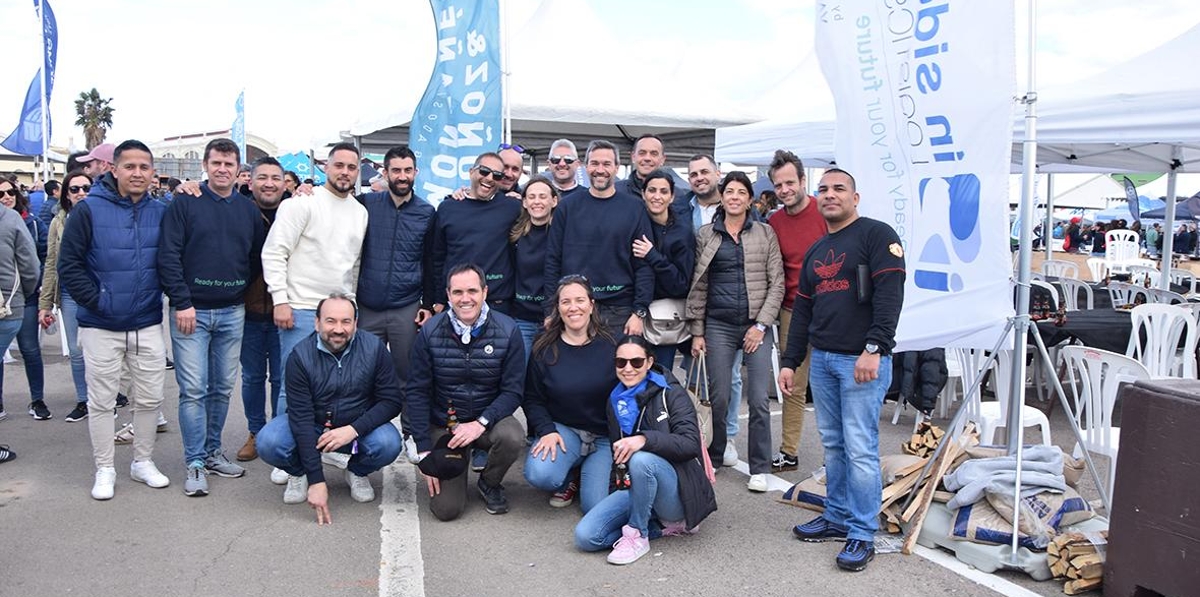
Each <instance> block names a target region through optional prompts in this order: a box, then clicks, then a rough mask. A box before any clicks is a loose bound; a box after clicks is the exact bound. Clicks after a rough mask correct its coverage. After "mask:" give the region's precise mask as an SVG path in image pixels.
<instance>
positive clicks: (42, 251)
mask: <svg viewBox="0 0 1200 597" xmlns="http://www.w3.org/2000/svg"><path fill="white" fill-rule="evenodd" d="M5 185H7V189H6V188H5ZM0 204H3V205H4V207H7V208H9V209H12V210H14V211H16V212H17V213H18V214H20V216H21V220H22V221H24V222H25V228H26V230H28V231H29V237H30V238H32V239H33V244H34V247H36V250H37V257H38V264H37V268H36V269H35V271H34V273H35V274H36V275H37V278H38V281H39V282H40V281H41V279H42V262H43V261H45V260H46V225H45V224H43V223H42V221H41V220H39V219H38V218H37V216H36V215H34V214H32V213H30V212H29V197H27V196H26V195H25V193H22V192H21V190H20V189H19V188H17V187H14V186H13V185H12V183H11V182H8V181H5V182H2V183H0ZM23 273H24V272H22V274H23ZM9 288H10V289H11V287H9ZM7 292H8V291H5V300H7ZM18 301H21V297H17V298H16V299H15V300H14V301H13V302H14V303H16V302H18ZM37 302H38V292H37V289H36V288H35V289H34V291H33V292H32V293H26V294H25V299H24V305H25V307H26V308H25V310H24V311H23V312H22V313H23V317H24V318H23V319H22V320H21V329H20V331H18V332H17V347H18V348H19V349H20V350H21V362H22V363H23V364H24V365H25V378H26V379H27V380H28V381H29V400H30V402H29V416H31V417H33V418H34V419H35V420H37V421H48V420H50V419H51V418H53V417H54V415H52V414H50V409H49V408H46V402H45V401H44V400H43V398H44V392H45V385H46V382H45V371H44V370H43V369H42V345H41V342H40V339H39V338H38V320H37ZM4 347H5V348H7V347H8V345H7V344H5V345H4Z"/></svg>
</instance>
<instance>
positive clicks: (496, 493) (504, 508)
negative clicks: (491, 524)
mask: <svg viewBox="0 0 1200 597" xmlns="http://www.w3.org/2000/svg"><path fill="white" fill-rule="evenodd" d="M475 485H476V486H477V487H479V494H480V495H482V496H483V503H484V508H486V509H487V511H488V514H507V513H508V498H506V497H504V486H503V485H497V486H495V487H488V486H487V484H486V483H484V482H483V477H480V478H479V482H478V483H476V484H475Z"/></svg>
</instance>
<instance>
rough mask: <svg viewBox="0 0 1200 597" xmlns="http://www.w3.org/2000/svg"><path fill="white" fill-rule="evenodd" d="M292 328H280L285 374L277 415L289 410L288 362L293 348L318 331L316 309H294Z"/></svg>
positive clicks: (280, 390)
mask: <svg viewBox="0 0 1200 597" xmlns="http://www.w3.org/2000/svg"><path fill="white" fill-rule="evenodd" d="M292 323H293V324H294V325H292V329H290V330H285V329H283V328H280V329H279V362H280V363H281V364H280V371H282V373H283V375H282V376H281V377H280V378H279V379H280V382H282V383H280V387H279V400H278V402H277V403H276V404H275V416H279V415H281V414H283V413H285V412H287V381H286V378H287V362H288V357H290V356H292V349H293V348H296V345H297V344H299V343H300V341H301V340H303V339H305V338H307V337H308V335H309V334H311V333H313V332H315V331H317V327H316V326H317V311H316V309H292Z"/></svg>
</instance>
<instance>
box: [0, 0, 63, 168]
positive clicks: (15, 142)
mask: <svg viewBox="0 0 1200 597" xmlns="http://www.w3.org/2000/svg"><path fill="white" fill-rule="evenodd" d="M33 6H34V8H38V7H40V8H41V13H42V15H41V16H42V40H43V41H42V47H43V48H44V52H45V61H44V62H43V64H42V65H41V68H40V69H39V70H38V72H37V74H35V75H34V76H33V82H31V83H30V84H29V90H28V91H26V92H25V103H24V105H23V106H22V107H21V119H20V121H18V123H17V127H16V128H15V129H13V132H12V133H11V134H9V135H8V136H7V137H5V138H4V141H3V142H2V143H0V146H2V147H4V148H5V149H7V150H9V151H11V152H13V153H16V154H21V155H41V154H42V153H43V151H44V149H45V147H44V146H46V145H49V143H48V142H43V140H42V73H43V72H44V73H45V75H46V76H45V79H46V106H49V105H50V93H51V92H52V91H54V68H55V65H56V64H57V63H58V22H57V21H56V20H55V18H54V11H53V10H51V9H50V3H49V2H46V0H33ZM46 118H47V120H46V130H47V131H49V130H50V120H49V115H47V116H46Z"/></svg>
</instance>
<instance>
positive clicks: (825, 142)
mask: <svg viewBox="0 0 1200 597" xmlns="http://www.w3.org/2000/svg"><path fill="white" fill-rule="evenodd" d="M1195 56H1200V25H1197V26H1195V27H1193V28H1192V29H1190V30H1188V31H1186V32H1184V33H1183V34H1182V35H1180V36H1179V37H1177V38H1175V39H1173V40H1171V41H1169V42H1167V43H1166V44H1164V45H1162V46H1159V47H1158V48H1155V49H1154V50H1151V51H1149V52H1147V53H1145V54H1142V55H1140V56H1137V57H1135V58H1133V59H1131V60H1129V61H1128V62H1126V63H1124V64H1121V65H1118V66H1116V67H1113V68H1112V69H1111V70H1109V71H1107V72H1105V73H1102V74H1100V75H1097V76H1095V77H1092V78H1090V79H1086V80H1084V81H1081V82H1078V83H1075V84H1072V85H1068V86H1058V87H1049V88H1047V89H1046V90H1045V91H1039V94H1038V96H1039V101H1038V105H1037V113H1038V131H1037V141H1038V159H1037V163H1038V169H1039V170H1040V171H1042V172H1166V171H1168V170H1170V167H1171V165H1172V163H1173V159H1174V158H1172V155H1173V152H1175V151H1178V152H1179V155H1180V159H1179V163H1178V164H1177V165H1176V171H1177V172H1200V101H1197V98H1200V80H1197V79H1196V77H1192V76H1188V75H1186V74H1185V73H1184V72H1182V71H1179V70H1178V67H1179V63H1180V61H1187V60H1191V59H1194V57H1195ZM1014 112H1016V114H1015V118H1014V128H1013V133H1014V134H1013V164H1014V165H1015V166H1016V167H1017V168H1018V169H1019V164H1020V163H1021V143H1022V142H1023V141H1024V136H1025V135H1024V131H1025V126H1024V114H1023V113H1024V108H1023V107H1022V106H1015V107H1014ZM833 126H834V125H833V123H832V122H798V121H766V122H759V123H755V124H751V125H746V126H741V127H731V128H725V129H718V130H717V144H716V158H717V160H718V161H722V162H733V163H736V164H742V165H759V166H761V165H766V164H767V163H768V162H770V159H771V155H772V153H773V152H774V150H775V149H779V148H787V149H791V150H792V151H793V152H795V153H796V154H797V155H799V156H800V157H801V158H804V159H805V160H806V162H808V161H812V162H813V163H814V165H824V164H827V163H828V162H830V161H832V160H833V158H834V147H833V142H834V138H835V137H836V135H835V134H834V128H833ZM768 131H769V133H768Z"/></svg>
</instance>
